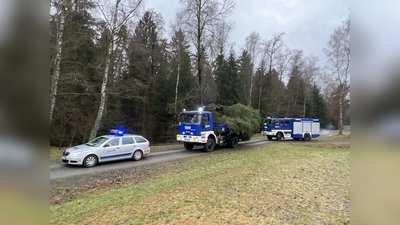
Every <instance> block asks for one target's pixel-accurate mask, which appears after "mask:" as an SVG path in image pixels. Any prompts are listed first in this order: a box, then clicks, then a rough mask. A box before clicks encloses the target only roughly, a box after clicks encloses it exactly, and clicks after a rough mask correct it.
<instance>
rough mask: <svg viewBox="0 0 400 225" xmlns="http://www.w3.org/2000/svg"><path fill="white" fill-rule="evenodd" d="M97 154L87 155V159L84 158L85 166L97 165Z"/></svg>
mask: <svg viewBox="0 0 400 225" xmlns="http://www.w3.org/2000/svg"><path fill="white" fill-rule="evenodd" d="M97 162H98V160H97V156H95V155H88V156H86V157H85V159H83V166H85V167H93V166H95V165H97Z"/></svg>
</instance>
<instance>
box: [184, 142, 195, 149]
mask: <svg viewBox="0 0 400 225" xmlns="http://www.w3.org/2000/svg"><path fill="white" fill-rule="evenodd" d="M183 146H185V149H186V150H192V149H193V147H194V144H193V143H190V142H184V143H183Z"/></svg>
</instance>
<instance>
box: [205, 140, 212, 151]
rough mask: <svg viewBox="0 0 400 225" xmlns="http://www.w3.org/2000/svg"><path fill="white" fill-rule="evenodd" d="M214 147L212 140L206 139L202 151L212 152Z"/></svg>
mask: <svg viewBox="0 0 400 225" xmlns="http://www.w3.org/2000/svg"><path fill="white" fill-rule="evenodd" d="M214 147H215V141H214V139H212V138H208V139H207V143H206V144H205V145H204V150H206V152H212V151H213V150H214Z"/></svg>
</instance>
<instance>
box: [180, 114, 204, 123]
mask: <svg viewBox="0 0 400 225" xmlns="http://www.w3.org/2000/svg"><path fill="white" fill-rule="evenodd" d="M200 121H201V115H199V114H188V113H182V114H181V115H179V122H180V123H192V124H200Z"/></svg>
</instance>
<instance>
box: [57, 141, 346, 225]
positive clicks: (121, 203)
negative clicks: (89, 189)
mask: <svg viewBox="0 0 400 225" xmlns="http://www.w3.org/2000/svg"><path fill="white" fill-rule="evenodd" d="M349 206H350V151H349V149H344V148H321V147H318V146H317V147H310V146H299V145H292V144H286V143H280V144H277V145H269V146H262V147H253V148H243V149H238V151H232V152H229V153H222V154H218V153H216V154H210V155H207V156H205V157H199V158H195V159H191V160H188V161H185V162H180V163H177V164H172V165H168V166H166V167H165V172H164V173H162V174H160V175H158V176H157V177H154V178H153V179H151V180H149V181H146V182H143V183H139V184H134V185H125V186H123V187H121V188H119V189H116V190H111V191H107V192H103V191H101V192H100V191H99V192H98V193H96V192H94V193H91V194H89V195H86V196H84V197H83V198H80V199H76V200H74V201H71V202H68V203H65V204H62V205H54V206H51V207H50V223H51V224H166V223H171V224H207V223H211V224H226V223H228V222H230V223H234V224H255V223H267V224H285V223H288V224H347V223H349V222H350V208H349Z"/></svg>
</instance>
